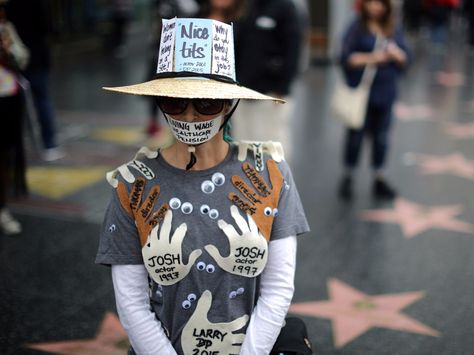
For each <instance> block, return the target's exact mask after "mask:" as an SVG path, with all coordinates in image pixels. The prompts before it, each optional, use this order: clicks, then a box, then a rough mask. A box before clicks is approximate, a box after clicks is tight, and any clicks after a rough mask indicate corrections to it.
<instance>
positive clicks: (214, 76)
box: [155, 71, 240, 85]
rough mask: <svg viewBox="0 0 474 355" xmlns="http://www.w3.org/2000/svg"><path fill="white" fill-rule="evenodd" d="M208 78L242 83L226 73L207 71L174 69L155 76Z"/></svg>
mask: <svg viewBox="0 0 474 355" xmlns="http://www.w3.org/2000/svg"><path fill="white" fill-rule="evenodd" d="M189 77H191V78H198V77H199V78H207V79H212V80H217V81H221V82H224V83H228V84H236V85H240V84H239V83H238V82H237V81H235V80H234V79H232V78H229V77H227V76H224V75H218V74H206V73H195V72H192V71H172V72H163V73H158V74H156V76H155V79H167V78H189Z"/></svg>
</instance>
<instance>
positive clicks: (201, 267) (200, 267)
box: [196, 261, 206, 271]
mask: <svg viewBox="0 0 474 355" xmlns="http://www.w3.org/2000/svg"><path fill="white" fill-rule="evenodd" d="M196 267H197V269H198V270H199V271H203V270H205V269H206V263H205V262H204V261H200V262H198V263H197V264H196Z"/></svg>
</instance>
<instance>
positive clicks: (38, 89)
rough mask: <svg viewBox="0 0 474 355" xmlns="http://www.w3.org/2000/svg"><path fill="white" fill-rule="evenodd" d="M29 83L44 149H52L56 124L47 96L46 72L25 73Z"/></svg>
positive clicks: (43, 70) (42, 70) (40, 70)
mask: <svg viewBox="0 0 474 355" xmlns="http://www.w3.org/2000/svg"><path fill="white" fill-rule="evenodd" d="M25 76H26V78H27V79H28V80H29V81H30V86H31V93H32V94H33V101H34V104H35V108H36V113H37V115H38V120H39V124H40V127H41V138H42V140H43V146H44V148H46V149H48V148H53V147H55V146H56V145H57V144H56V123H55V118H54V113H53V107H52V104H51V99H50V96H49V87H48V76H49V73H48V70H47V69H34V70H29V71H27V72H26V73H25Z"/></svg>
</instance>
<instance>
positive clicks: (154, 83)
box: [103, 78, 285, 103]
mask: <svg viewBox="0 0 474 355" xmlns="http://www.w3.org/2000/svg"><path fill="white" fill-rule="evenodd" d="M103 89H105V90H109V91H115V92H121V93H124V94H133V95H146V96H168V97H179V98H186V99H249V100H274V101H276V102H282V103H283V102H285V101H284V100H282V99H279V98H275V97H271V96H268V95H264V94H261V93H259V92H257V91H254V90H251V89H248V88H246V87H244V86H240V85H238V84H232V83H226V82H221V81H217V80H213V79H207V78H162V79H155V80H150V81H147V82H144V83H140V84H135V85H127V86H118V87H104V88H103Z"/></svg>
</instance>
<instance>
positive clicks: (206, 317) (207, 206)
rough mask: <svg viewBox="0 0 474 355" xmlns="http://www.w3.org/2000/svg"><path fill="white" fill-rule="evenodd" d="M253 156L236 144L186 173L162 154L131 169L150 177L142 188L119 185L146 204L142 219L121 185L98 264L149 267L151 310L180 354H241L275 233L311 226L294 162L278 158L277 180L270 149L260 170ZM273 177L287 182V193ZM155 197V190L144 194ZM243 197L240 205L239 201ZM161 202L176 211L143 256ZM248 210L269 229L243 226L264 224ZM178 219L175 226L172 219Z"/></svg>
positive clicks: (299, 231) (109, 215) (283, 234)
mask: <svg viewBox="0 0 474 355" xmlns="http://www.w3.org/2000/svg"><path fill="white" fill-rule="evenodd" d="M253 156H254V155H253V153H252V152H250V151H249V154H248V155H247V158H246V160H245V161H239V159H238V146H237V145H236V144H233V145H231V147H230V149H229V153H228V154H227V156H226V158H225V159H224V161H223V162H222V163H220V164H219V165H217V166H215V167H213V168H211V169H207V170H201V171H184V170H181V169H178V168H175V167H173V166H171V165H169V164H168V163H167V162H166V161H165V160H164V159H163V157H162V156H161V155H158V157H157V158H155V159H147V158H144V159H142V160H140V161H135V162H134V163H132V164H129V169H130V171H131V172H132V173H133V175H134V176H135V177H136V178H137V180H140V181H141V182H145V184H144V185H143V184H142V185H140V189H135V190H134V189H133V186H132V185H133V184H129V183H126V182H125V181H124V180H120V184H122V186H125V187H126V192H127V194H128V195H130V199H131V205H134V204H135V205H137V204H138V205H140V204H142V206H141V207H142V208H141V209H139V210H138V212H137V213H138V214H139V215H141V216H142V217H139V218H138V219H137V218H134V215H133V214H130V211H127V208H124V204H123V201H122V203H121V200H120V196H119V195H120V193H119V192H117V193H114V194H113V196H112V199H111V202H110V204H109V206H108V208H107V211H106V214H105V218H104V223H103V226H102V231H101V235H100V244H99V250H98V253H97V258H96V263H99V264H104V265H114V264H144V265H145V266H146V267H147V270H148V272H149V274H150V276H151V277H150V278H149V280H150V303H151V307H152V310H153V312H154V313H155V315H156V317H157V319H158V320H159V321H160V322H161V324H162V326H163V328H164V329H165V331H166V333H167V335H168V337H169V338H170V340H171V342H172V344H173V346H174V348H175V349H176V351H177V353H178V354H185V355H188V354H189V355H190V354H201V353H206V352H205V351H207V353H212V352H211V351H213V350H217V351H219V352H217V353H218V354H229V353H234V352H235V349H234V348H233V347H232V343H238V342H241V341H242V339H243V335H242V334H244V333H245V330H246V328H247V324H248V320H247V318H246V317H243V316H245V315H247V316H248V317H250V315H251V314H252V310H253V308H254V306H255V304H256V301H257V298H258V294H259V291H258V286H259V281H258V280H259V277H258V275H260V273H261V272H262V271H263V269H264V267H265V263H266V259H267V251H268V250H267V246H268V243H267V240H268V239H270V241H272V240H277V239H281V238H286V237H289V236H297V235H300V234H303V233H306V232H308V231H309V226H308V223H307V221H306V217H305V214H304V211H303V207H302V204H301V201H300V197H299V195H298V191H297V189H296V186H295V184H294V181H293V177H292V175H291V171H290V169H289V167H288V165H287V164H286V163H285V161H281V162H279V163H276V164H274V166H275V167H277V168H278V169H277V170H274V171H273V175H274V176H272V179H270V176H269V175H270V174H269V170H272V169H269V167H270V165H267V161H268V160H269V157H268V156H266V155H264V156H263V161H264V164H263V166H264V170H263V171H258V172H256V171H255V170H253V166H255V161H254V159H253ZM271 163H274V161H273V160H272V161H271V162H270V163H269V164H271ZM275 171H276V172H277V174H275ZM280 172H281V175H280ZM277 175H279V176H280V178H281V179H280V180H279V178H278V176H277ZM259 176H261V177H262V178H263V180H264V181H263V183H262V180H261V178H259ZM265 183H266V186H265ZM272 184H275V185H277V184H278V185H279V186H280V188H279V191H275V186H272ZM156 186H159V193H158V194H157V193H156V191H157V190H156ZM152 188H154V190H153V189H152ZM137 191H138V192H139V193H137ZM121 196H122V199H123V194H122V195H121ZM146 196H151V198H150V199H148V200H147V201H145V197H146ZM137 199H138V200H139V201H138V202H137ZM143 201H145V202H143ZM150 202H152V203H150ZM166 204H167V205H166ZM266 204H268V206H266ZM275 204H277V205H276V206H275ZM235 205H238V206H239V208H238V209H237V208H236V207H232V208H231V206H235ZM161 206H166V207H168V206H169V210H171V211H172V218H171V217H170V216H168V215H167V217H165V220H164V221H163V220H161V223H160V225H159V228H157V229H156V230H154V231H153V232H152V233H151V236H150V239H148V240H147V242H146V243H144V246H143V254H142V246H141V244H140V237H139V232H138V230H139V229H140V228H139V226H138V225H139V223H142V222H141V221H142V220H143V216H145V215H146V214H147V213H148V216H153V211H158V210H159V208H160V207H161ZM259 206H260V207H259ZM127 207H128V206H127ZM232 210H233V212H232ZM243 210H245V211H247V212H248V213H249V214H251V215H252V216H253V220H254V221H255V222H256V226H257V227H258V230H259V231H261V232H262V231H264V232H265V233H267V234H269V235H267V236H265V235H263V234H264V233H263V232H262V234H261V235H259V236H256V234H255V233H253V234H251V233H250V234H249V233H244V232H245V231H247V232H248V231H249V230H255V224H253V223H252V221H249V219H248V217H247V215H246V214H245V213H244V212H243ZM143 211H146V212H145V213H143ZM236 213H237V214H236ZM135 216H136V215H135ZM239 217H240V218H239ZM150 218H152V217H150ZM265 218H268V219H265ZM219 220H223V221H225V222H226V223H223V222H218V221H219ZM170 221H171V229H169V227H168V228H167V227H166V225H167V224H169V223H170ZM267 221H272V223H271V222H270V224H268V223H267ZM183 223H185V224H186V226H185V227H183V225H182V224H183ZM226 224H227V225H226ZM219 225H220V226H219ZM268 226H270V227H271V232H269V228H268ZM232 227H233V228H232ZM242 229H244V230H243V231H242ZM168 231H169V233H168ZM265 239H267V240H265ZM142 244H143V243H142ZM198 305H199V306H198ZM198 308H199V309H198ZM239 334H240V338H239ZM233 350H234V351H233ZM237 352H238V351H237Z"/></svg>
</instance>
